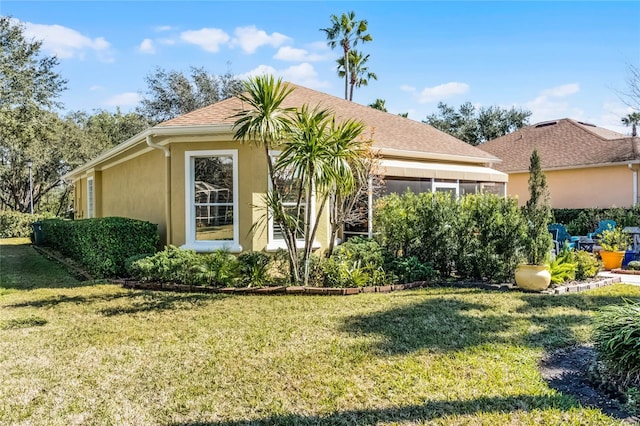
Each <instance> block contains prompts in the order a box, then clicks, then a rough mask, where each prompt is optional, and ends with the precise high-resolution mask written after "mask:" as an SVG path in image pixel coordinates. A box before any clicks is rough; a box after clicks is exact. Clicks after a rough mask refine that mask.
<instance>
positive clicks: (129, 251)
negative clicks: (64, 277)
mask: <svg viewBox="0 0 640 426" xmlns="http://www.w3.org/2000/svg"><path fill="white" fill-rule="evenodd" d="M42 232H43V238H44V244H47V245H50V246H51V247H53V248H55V249H56V250H59V251H60V252H61V253H62V254H64V255H65V256H68V257H70V258H72V259H74V260H76V261H77V262H79V263H81V264H82V265H84V266H85V267H86V268H87V270H88V271H89V273H91V274H93V275H95V276H98V277H113V276H123V275H125V274H126V270H125V261H126V259H128V258H130V257H132V256H135V255H140V254H143V253H155V252H156V246H157V244H158V240H159V237H158V225H155V224H152V223H149V222H143V221H140V220H135V219H128V218H123V217H105V218H97V219H83V220H74V221H69V220H61V219H45V220H43V221H42Z"/></svg>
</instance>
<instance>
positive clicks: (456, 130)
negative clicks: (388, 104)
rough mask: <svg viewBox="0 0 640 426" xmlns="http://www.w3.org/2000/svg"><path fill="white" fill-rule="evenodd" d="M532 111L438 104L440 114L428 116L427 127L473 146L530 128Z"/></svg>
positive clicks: (466, 103) (466, 104) (468, 104)
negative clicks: (456, 106)
mask: <svg viewBox="0 0 640 426" xmlns="http://www.w3.org/2000/svg"><path fill="white" fill-rule="evenodd" d="M530 116H531V111H527V110H521V109H516V108H513V107H512V108H511V109H504V108H501V107H498V106H490V107H481V108H480V109H479V110H476V107H475V106H473V104H471V102H465V103H463V104H462V105H460V107H459V108H458V111H456V110H455V108H454V107H452V106H449V105H447V104H445V103H443V102H439V103H438V112H437V113H434V114H431V115H428V116H427V119H426V120H425V121H423V123H426V124H429V125H430V126H433V127H435V128H436V129H438V130H441V131H443V132H445V133H448V134H450V135H452V136H454V137H456V138H458V139H460V140H463V141H465V142H467V143H469V144H471V145H479V144H481V143H484V142H487V141H490V140H493V139H496V138H498V137H500V136H504V135H506V134H508V133H511V132H514V131H516V130H518V129H521V128H523V127H525V126H527V125H528V124H529V117H530Z"/></svg>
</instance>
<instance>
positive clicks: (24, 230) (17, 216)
mask: <svg viewBox="0 0 640 426" xmlns="http://www.w3.org/2000/svg"><path fill="white" fill-rule="evenodd" d="M44 218H45V216H43V215H34V214H29V213H20V212H15V211H11V210H0V238H29V236H30V235H31V233H32V232H33V229H32V228H31V224H32V223H33V222H36V221H39V220H42V219H44Z"/></svg>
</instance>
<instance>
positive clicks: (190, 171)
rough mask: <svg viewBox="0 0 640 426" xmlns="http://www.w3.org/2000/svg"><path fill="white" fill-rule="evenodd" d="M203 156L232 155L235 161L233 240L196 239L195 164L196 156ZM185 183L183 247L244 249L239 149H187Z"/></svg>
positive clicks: (209, 249) (233, 172)
mask: <svg viewBox="0 0 640 426" xmlns="http://www.w3.org/2000/svg"><path fill="white" fill-rule="evenodd" d="M202 157H231V159H232V163H233V170H232V175H233V240H218V241H213V240H211V241H203V240H196V224H195V215H196V207H195V202H194V200H195V193H194V188H195V182H194V178H195V173H194V165H195V159H196V158H202ZM184 184H185V191H184V193H185V210H184V211H185V241H186V242H185V244H184V245H182V246H181V248H185V249H192V250H195V251H197V252H212V251H216V250H222V249H226V250H229V251H230V252H232V253H239V252H241V251H242V246H241V245H240V220H239V218H240V213H239V208H238V207H239V202H238V192H239V187H238V150H237V149H219V150H201V151H186V152H185V153H184Z"/></svg>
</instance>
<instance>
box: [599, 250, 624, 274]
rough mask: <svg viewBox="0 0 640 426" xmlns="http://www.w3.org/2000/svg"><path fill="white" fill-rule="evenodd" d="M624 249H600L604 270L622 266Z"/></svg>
mask: <svg viewBox="0 0 640 426" xmlns="http://www.w3.org/2000/svg"><path fill="white" fill-rule="evenodd" d="M624 253H625V252H624V251H604V250H600V258H601V259H602V265H603V267H604V269H606V270H609V271H610V270H612V269H619V268H622V260H623V259H624Z"/></svg>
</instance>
